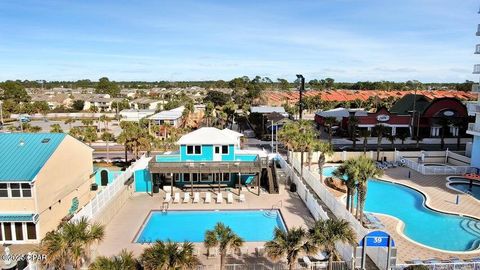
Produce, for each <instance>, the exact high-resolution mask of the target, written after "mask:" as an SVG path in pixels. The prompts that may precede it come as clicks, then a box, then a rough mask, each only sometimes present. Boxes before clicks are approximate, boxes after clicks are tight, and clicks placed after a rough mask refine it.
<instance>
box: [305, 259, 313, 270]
mask: <svg viewBox="0 0 480 270" xmlns="http://www.w3.org/2000/svg"><path fill="white" fill-rule="evenodd" d="M303 262H304V263H305V265H306V266H307V267H308V268H309V269H310V267H312V261H310V258H308V256H303Z"/></svg>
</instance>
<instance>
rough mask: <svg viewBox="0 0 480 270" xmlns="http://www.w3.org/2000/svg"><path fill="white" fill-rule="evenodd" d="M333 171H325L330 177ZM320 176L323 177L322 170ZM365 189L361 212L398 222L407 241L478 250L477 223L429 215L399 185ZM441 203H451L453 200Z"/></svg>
mask: <svg viewBox="0 0 480 270" xmlns="http://www.w3.org/2000/svg"><path fill="white" fill-rule="evenodd" d="M333 170H334V168H333V169H331V170H329V171H330V175H331V172H332V171H333ZM327 173H328V171H327ZM324 175H325V176H327V175H326V174H325V170H324ZM367 188H368V191H367V200H366V202H365V211H368V212H374V213H382V214H387V215H391V216H394V217H396V218H398V219H400V220H402V221H403V223H404V224H405V227H404V230H403V233H404V234H405V235H406V236H407V237H409V238H410V239H412V240H414V241H416V242H418V243H420V244H423V245H427V246H430V247H433V248H437V249H443V250H448V251H469V250H473V249H477V248H479V245H480V221H479V220H476V219H472V218H467V217H460V216H457V215H449V214H444V213H439V212H437V211H433V210H431V209H429V208H427V207H425V205H424V202H425V198H424V196H423V195H422V194H421V193H420V192H418V191H416V190H414V189H411V188H408V187H405V186H403V185H398V184H393V183H390V182H385V181H379V180H369V181H368V183H367ZM445 199H446V200H449V199H450V200H451V201H452V202H453V201H454V200H455V198H454V197H452V198H445Z"/></svg>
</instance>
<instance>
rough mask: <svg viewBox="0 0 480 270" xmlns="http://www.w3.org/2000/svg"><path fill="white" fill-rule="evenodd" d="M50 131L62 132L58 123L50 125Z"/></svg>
mask: <svg viewBox="0 0 480 270" xmlns="http://www.w3.org/2000/svg"><path fill="white" fill-rule="evenodd" d="M50 132H52V133H63V129H62V127H61V126H60V124H53V125H50Z"/></svg>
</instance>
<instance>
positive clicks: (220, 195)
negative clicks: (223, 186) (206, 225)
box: [217, 192, 223, 203]
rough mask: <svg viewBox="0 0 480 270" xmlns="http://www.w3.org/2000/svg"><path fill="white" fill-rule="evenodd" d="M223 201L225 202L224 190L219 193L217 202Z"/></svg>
mask: <svg viewBox="0 0 480 270" xmlns="http://www.w3.org/2000/svg"><path fill="white" fill-rule="evenodd" d="M222 202H223V194H222V192H220V193H218V195H217V203H222Z"/></svg>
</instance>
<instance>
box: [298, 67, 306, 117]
mask: <svg viewBox="0 0 480 270" xmlns="http://www.w3.org/2000/svg"><path fill="white" fill-rule="evenodd" d="M297 79H299V80H300V88H299V90H298V91H300V100H299V102H298V107H299V110H300V112H299V115H298V116H299V119H300V120H302V118H303V92H304V91H305V78H304V77H303V75H301V74H297Z"/></svg>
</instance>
